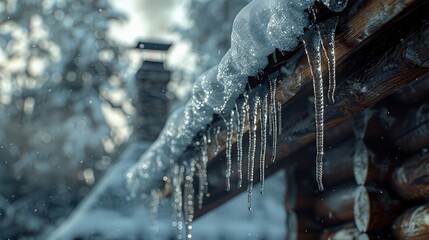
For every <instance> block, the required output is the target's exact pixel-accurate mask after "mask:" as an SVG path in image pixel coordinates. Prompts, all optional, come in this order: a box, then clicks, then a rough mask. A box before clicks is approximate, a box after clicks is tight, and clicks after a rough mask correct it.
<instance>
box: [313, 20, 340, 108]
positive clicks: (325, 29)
mask: <svg viewBox="0 0 429 240" xmlns="http://www.w3.org/2000/svg"><path fill="white" fill-rule="evenodd" d="M337 23H338V16H337V17H333V18H331V19H329V20H326V21H324V22H321V23H320V24H318V26H317V27H318V29H319V31H320V35H321V38H322V47H323V51H324V52H325V56H326V59H328V70H329V71H328V72H329V90H328V98H329V101H330V102H331V103H334V102H335V87H336V81H335V29H336V27H337Z"/></svg>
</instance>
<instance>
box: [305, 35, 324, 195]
mask: <svg viewBox="0 0 429 240" xmlns="http://www.w3.org/2000/svg"><path fill="white" fill-rule="evenodd" d="M303 41H304V47H305V52H306V53H307V58H308V62H309V64H310V66H311V68H310V69H311V74H312V75H313V90H314V110H315V121H316V151H317V155H316V180H317V184H318V187H319V190H320V191H323V183H322V177H323V134H324V130H323V128H324V126H323V125H324V123H323V115H324V99H323V78H322V64H321V56H320V33H319V32H318V31H316V30H315V29H310V30H308V31H307V33H306V34H305V35H304V39H303Z"/></svg>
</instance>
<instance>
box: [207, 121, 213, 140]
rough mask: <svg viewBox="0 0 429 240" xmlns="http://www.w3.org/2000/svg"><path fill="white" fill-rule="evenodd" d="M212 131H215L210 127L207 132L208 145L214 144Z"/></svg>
mask: <svg viewBox="0 0 429 240" xmlns="http://www.w3.org/2000/svg"><path fill="white" fill-rule="evenodd" d="M212 131H213V128H212V126H211V125H210V126H209V128H208V130H207V143H208V144H210V143H212Z"/></svg>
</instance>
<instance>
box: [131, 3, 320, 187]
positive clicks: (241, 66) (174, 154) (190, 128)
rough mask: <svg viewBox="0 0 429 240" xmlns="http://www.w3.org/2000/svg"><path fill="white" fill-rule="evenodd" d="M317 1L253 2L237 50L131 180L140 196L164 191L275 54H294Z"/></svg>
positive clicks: (238, 28) (171, 123) (235, 33)
mask: <svg viewBox="0 0 429 240" xmlns="http://www.w3.org/2000/svg"><path fill="white" fill-rule="evenodd" d="M313 2H314V0H288V1H284V0H253V1H252V2H250V3H249V4H248V5H247V6H246V7H244V8H243V9H242V10H241V11H240V12H239V13H238V15H237V16H236V18H235V20H234V24H233V30H232V33H231V48H230V49H229V50H228V52H227V53H226V54H225V56H224V57H223V58H222V60H221V62H220V63H219V66H215V67H213V68H211V69H210V70H208V71H207V72H205V73H204V74H202V75H201V76H200V78H199V79H198V80H197V82H196V83H195V86H194V89H193V95H192V97H191V99H190V100H189V102H188V103H187V104H186V106H185V109H178V110H177V111H175V112H174V113H173V114H172V115H171V117H170V118H169V120H168V122H167V124H166V126H165V127H164V130H163V131H162V133H161V135H160V136H159V138H158V139H157V140H156V141H155V143H154V144H153V145H152V146H151V147H150V148H149V150H148V151H147V152H146V153H145V154H144V155H142V156H141V158H140V160H139V162H138V163H137V164H135V165H134V166H133V167H132V168H131V169H130V170H129V171H128V173H127V174H126V179H127V183H128V187H129V188H130V190H131V191H132V192H133V193H134V194H138V193H142V192H143V193H149V192H150V190H151V189H153V188H157V187H158V188H160V187H161V183H162V181H161V178H162V177H163V176H164V175H166V174H167V171H168V169H169V168H170V167H171V165H172V163H174V162H175V161H176V160H177V159H178V158H179V157H180V155H181V154H182V153H183V151H184V150H185V149H186V147H187V146H189V145H190V144H191V143H192V139H193V137H194V136H195V134H197V133H198V132H199V131H200V130H202V129H204V128H205V126H206V125H207V124H209V123H210V122H211V121H212V117H213V113H217V114H222V115H225V114H226V113H228V112H229V111H230V109H231V108H232V107H233V106H234V103H235V100H236V98H237V97H238V96H239V95H240V94H241V93H242V92H243V91H244V89H245V86H246V84H247V77H248V76H252V75H256V74H257V72H258V71H259V70H260V69H263V68H264V67H265V66H266V65H267V63H268V60H267V56H268V55H269V54H270V53H272V52H273V51H274V50H275V48H279V49H281V50H284V51H288V50H292V49H294V48H295V47H296V46H297V45H298V42H299V40H300V38H301V37H302V35H303V34H304V28H305V27H306V26H308V18H307V14H306V13H305V10H306V9H309V8H310V7H311V6H312V4H313Z"/></svg>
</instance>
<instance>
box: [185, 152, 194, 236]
mask: <svg viewBox="0 0 429 240" xmlns="http://www.w3.org/2000/svg"><path fill="white" fill-rule="evenodd" d="M195 165H196V162H195V160H192V161H191V163H190V168H189V169H188V173H187V174H186V177H185V189H184V193H183V195H184V198H185V200H184V202H185V206H184V210H185V211H184V215H185V225H186V231H185V232H186V239H192V221H193V220H194V212H195V211H194V192H195V190H194V173H195Z"/></svg>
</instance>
